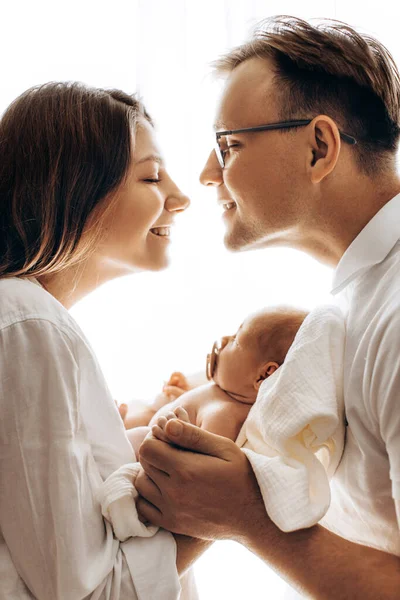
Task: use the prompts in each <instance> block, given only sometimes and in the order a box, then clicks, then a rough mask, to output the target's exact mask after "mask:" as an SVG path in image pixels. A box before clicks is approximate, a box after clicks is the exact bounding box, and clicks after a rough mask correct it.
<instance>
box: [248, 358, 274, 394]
mask: <svg viewBox="0 0 400 600" xmlns="http://www.w3.org/2000/svg"><path fill="white" fill-rule="evenodd" d="M277 369H279V365H278V363H277V362H275V361H269V362H267V363H265V364H264V365H262V367H260V369H259V370H258V373H257V379H256V381H255V382H254V389H256V390H258V389H259V387H260V385H261V384H262V382H263V381H264V379H267V378H268V377H269V376H270V375H272V373H275V371H276V370H277Z"/></svg>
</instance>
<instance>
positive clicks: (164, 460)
mask: <svg viewBox="0 0 400 600" xmlns="http://www.w3.org/2000/svg"><path fill="white" fill-rule="evenodd" d="M182 453H183V450H180V449H179V448H174V447H172V446H171V444H170V443H165V442H162V441H161V440H158V439H156V438H155V437H147V438H146V439H145V440H144V442H143V443H142V445H141V446H140V448H139V461H140V463H142V461H144V462H145V463H146V467H147V468H148V466H147V465H151V466H152V467H154V468H155V469H158V470H160V471H164V473H166V474H167V475H171V473H172V472H174V471H175V469H176V462H177V458H178V456H177V455H178V454H182ZM143 468H144V467H143Z"/></svg>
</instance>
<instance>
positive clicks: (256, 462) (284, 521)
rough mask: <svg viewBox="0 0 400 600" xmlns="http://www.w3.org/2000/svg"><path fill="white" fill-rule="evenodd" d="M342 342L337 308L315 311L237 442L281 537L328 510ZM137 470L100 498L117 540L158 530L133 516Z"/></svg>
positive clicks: (340, 439) (129, 469) (118, 478)
mask: <svg viewBox="0 0 400 600" xmlns="http://www.w3.org/2000/svg"><path fill="white" fill-rule="evenodd" d="M344 339H345V324H344V319H343V316H342V314H341V312H340V310H339V309H338V308H336V307H334V306H325V307H319V308H317V309H315V310H314V311H312V312H311V313H310V314H309V315H308V316H307V318H306V319H305V321H304V323H303V324H302V326H301V328H300V329H299V331H298V333H297V335H296V338H295V340H294V342H293V344H292V346H291V347H290V349H289V352H288V354H287V356H286V359H285V362H284V363H283V365H282V366H281V367H280V368H279V369H278V370H277V371H276V372H275V373H274V374H273V375H272V376H271V377H269V378H268V379H266V380H265V381H264V382H263V384H262V385H261V387H260V390H259V393H258V397H257V401H256V403H255V404H254V405H253V406H252V408H251V410H250V413H249V415H248V417H247V419H246V421H245V422H244V424H243V427H242V429H241V431H240V433H239V436H238V439H237V441H236V443H237V444H238V445H239V446H240V447H242V448H243V452H245V453H246V455H247V457H248V459H249V461H250V463H251V465H252V467H253V470H254V473H255V475H256V478H257V481H258V484H259V486H260V489H261V492H262V496H263V499H264V502H265V507H266V510H267V513H268V515H269V516H270V518H271V519H272V520H273V521H274V523H275V524H276V525H277V526H278V527H279V528H280V529H282V530H283V531H294V530H296V529H302V528H304V527H310V526H311V525H314V524H315V523H317V522H318V521H319V520H320V519H321V518H322V517H323V516H324V514H325V513H326V511H327V509H328V507H329V504H330V489H329V477H331V476H332V475H333V473H334V471H335V469H336V467H337V465H338V463H339V461H340V458H341V455H342V451H343V445H344V429H345V427H344V410H343V353H344ZM139 468H140V465H139V463H131V464H126V465H123V466H122V467H120V468H119V469H118V470H117V471H115V472H114V473H112V474H111V475H110V476H109V477H108V478H107V479H106V481H105V482H104V483H103V485H102V486H101V488H100V489H99V492H98V499H99V501H100V504H101V507H102V513H103V516H104V517H105V518H106V519H107V520H108V521H110V522H111V524H112V526H113V530H114V534H115V536H116V537H117V538H118V539H119V540H120V541H125V540H126V539H127V538H128V537H131V536H141V537H149V536H152V535H154V534H155V533H156V531H157V529H158V528H157V527H154V526H147V525H144V524H143V523H141V522H140V521H139V518H138V514H137V511H136V506H135V499H136V497H137V495H138V494H137V491H136V489H135V485H134V483H135V479H136V476H137V473H138V471H139Z"/></svg>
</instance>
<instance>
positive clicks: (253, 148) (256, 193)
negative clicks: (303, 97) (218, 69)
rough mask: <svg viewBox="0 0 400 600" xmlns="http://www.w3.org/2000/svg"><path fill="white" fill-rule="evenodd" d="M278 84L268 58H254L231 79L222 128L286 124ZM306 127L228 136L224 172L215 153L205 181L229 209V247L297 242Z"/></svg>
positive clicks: (303, 188)
mask: <svg viewBox="0 0 400 600" xmlns="http://www.w3.org/2000/svg"><path fill="white" fill-rule="evenodd" d="M277 85H278V84H277V83H276V82H274V73H273V70H272V65H271V64H270V63H269V62H267V60H265V59H260V58H252V59H249V60H247V61H245V62H244V63H242V64H240V65H239V66H238V67H236V69H234V70H233V71H232V73H231V74H230V76H229V78H228V80H227V83H226V86H225V90H224V92H223V95H222V98H221V102H220V106H219V109H218V112H217V119H216V124H215V126H216V130H217V131H223V130H231V129H240V128H245V127H253V126H257V125H264V124H268V123H274V122H277V121H280V120H282V119H281V117H280V114H279V113H280V111H279V104H278V102H279V101H278V97H279V96H278V95H277V92H276V90H277ZM306 116H307V115H305V116H304V118H305V117H306ZM302 117H303V115H302ZM306 129H307V127H303V128H299V129H296V130H293V131H292V132H290V133H282V132H280V131H262V132H257V133H255V132H252V133H242V134H234V135H231V136H227V137H226V138H225V139H224V140H223V141H224V142H225V147H228V151H227V153H226V155H225V168H224V169H222V168H221V167H220V165H219V163H218V160H217V157H216V154H215V152H214V151H213V152H212V153H211V154H210V157H209V159H208V161H207V163H206V165H205V167H204V169H203V172H202V174H201V177H200V180H201V182H202V183H203V184H204V185H213V186H214V187H215V188H216V190H217V196H218V202H219V203H221V204H223V205H226V208H225V209H224V214H223V219H224V221H225V225H226V234H225V245H226V246H227V248H229V249H231V250H245V249H250V248H256V247H266V246H268V245H271V244H290V243H293V244H295V241H296V238H297V237H298V236H299V231H300V228H301V223H302V217H303V213H304V207H305V202H304V199H305V198H306V196H307V178H306V160H307V154H306V153H307V149H306V139H307V133H306V131H305V130H306Z"/></svg>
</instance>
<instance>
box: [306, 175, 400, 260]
mask: <svg viewBox="0 0 400 600" xmlns="http://www.w3.org/2000/svg"><path fill="white" fill-rule="evenodd" d="M363 184H364V185H363ZM399 193H400V179H399V177H398V176H396V177H393V179H392V180H391V181H388V182H386V183H385V186H383V185H375V186H374V185H373V184H372V185H371V180H368V185H366V182H365V180H364V181H363V182H362V183H361V184H360V182H355V183H354V187H353V189H345V190H341V191H340V190H339V194H338V193H336V194H335V196H334V197H331V199H329V198H326V197H324V198H323V199H322V198H321V202H324V204H325V206H326V207H327V208H326V210H324V211H322V214H320V215H319V217H318V218H316V219H315V222H314V223H311V224H310V226H309V228H308V230H307V231H306V232H305V235H304V232H303V235H302V236H299V240H298V243H297V244H295V245H296V247H297V248H298V249H299V250H302V251H304V252H306V253H307V254H310V255H311V256H313V257H314V258H316V259H317V260H318V261H319V262H322V263H324V264H327V265H329V266H331V267H336V266H337V264H338V263H339V261H340V259H341V258H342V256H343V254H344V253H345V251H346V250H347V248H348V247H349V246H350V245H351V243H352V242H353V241H354V240H355V238H356V237H357V236H358V235H359V233H360V232H361V231H362V230H363V229H364V227H365V226H366V225H367V223H369V222H370V221H371V219H373V218H374V216H375V215H376V214H377V213H378V212H379V211H380V210H381V208H382V207H383V206H385V204H387V203H388V202H389V201H390V200H391V199H392V198H394V197H395V196H396V195H397V194H399ZM333 198H334V199H333Z"/></svg>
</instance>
